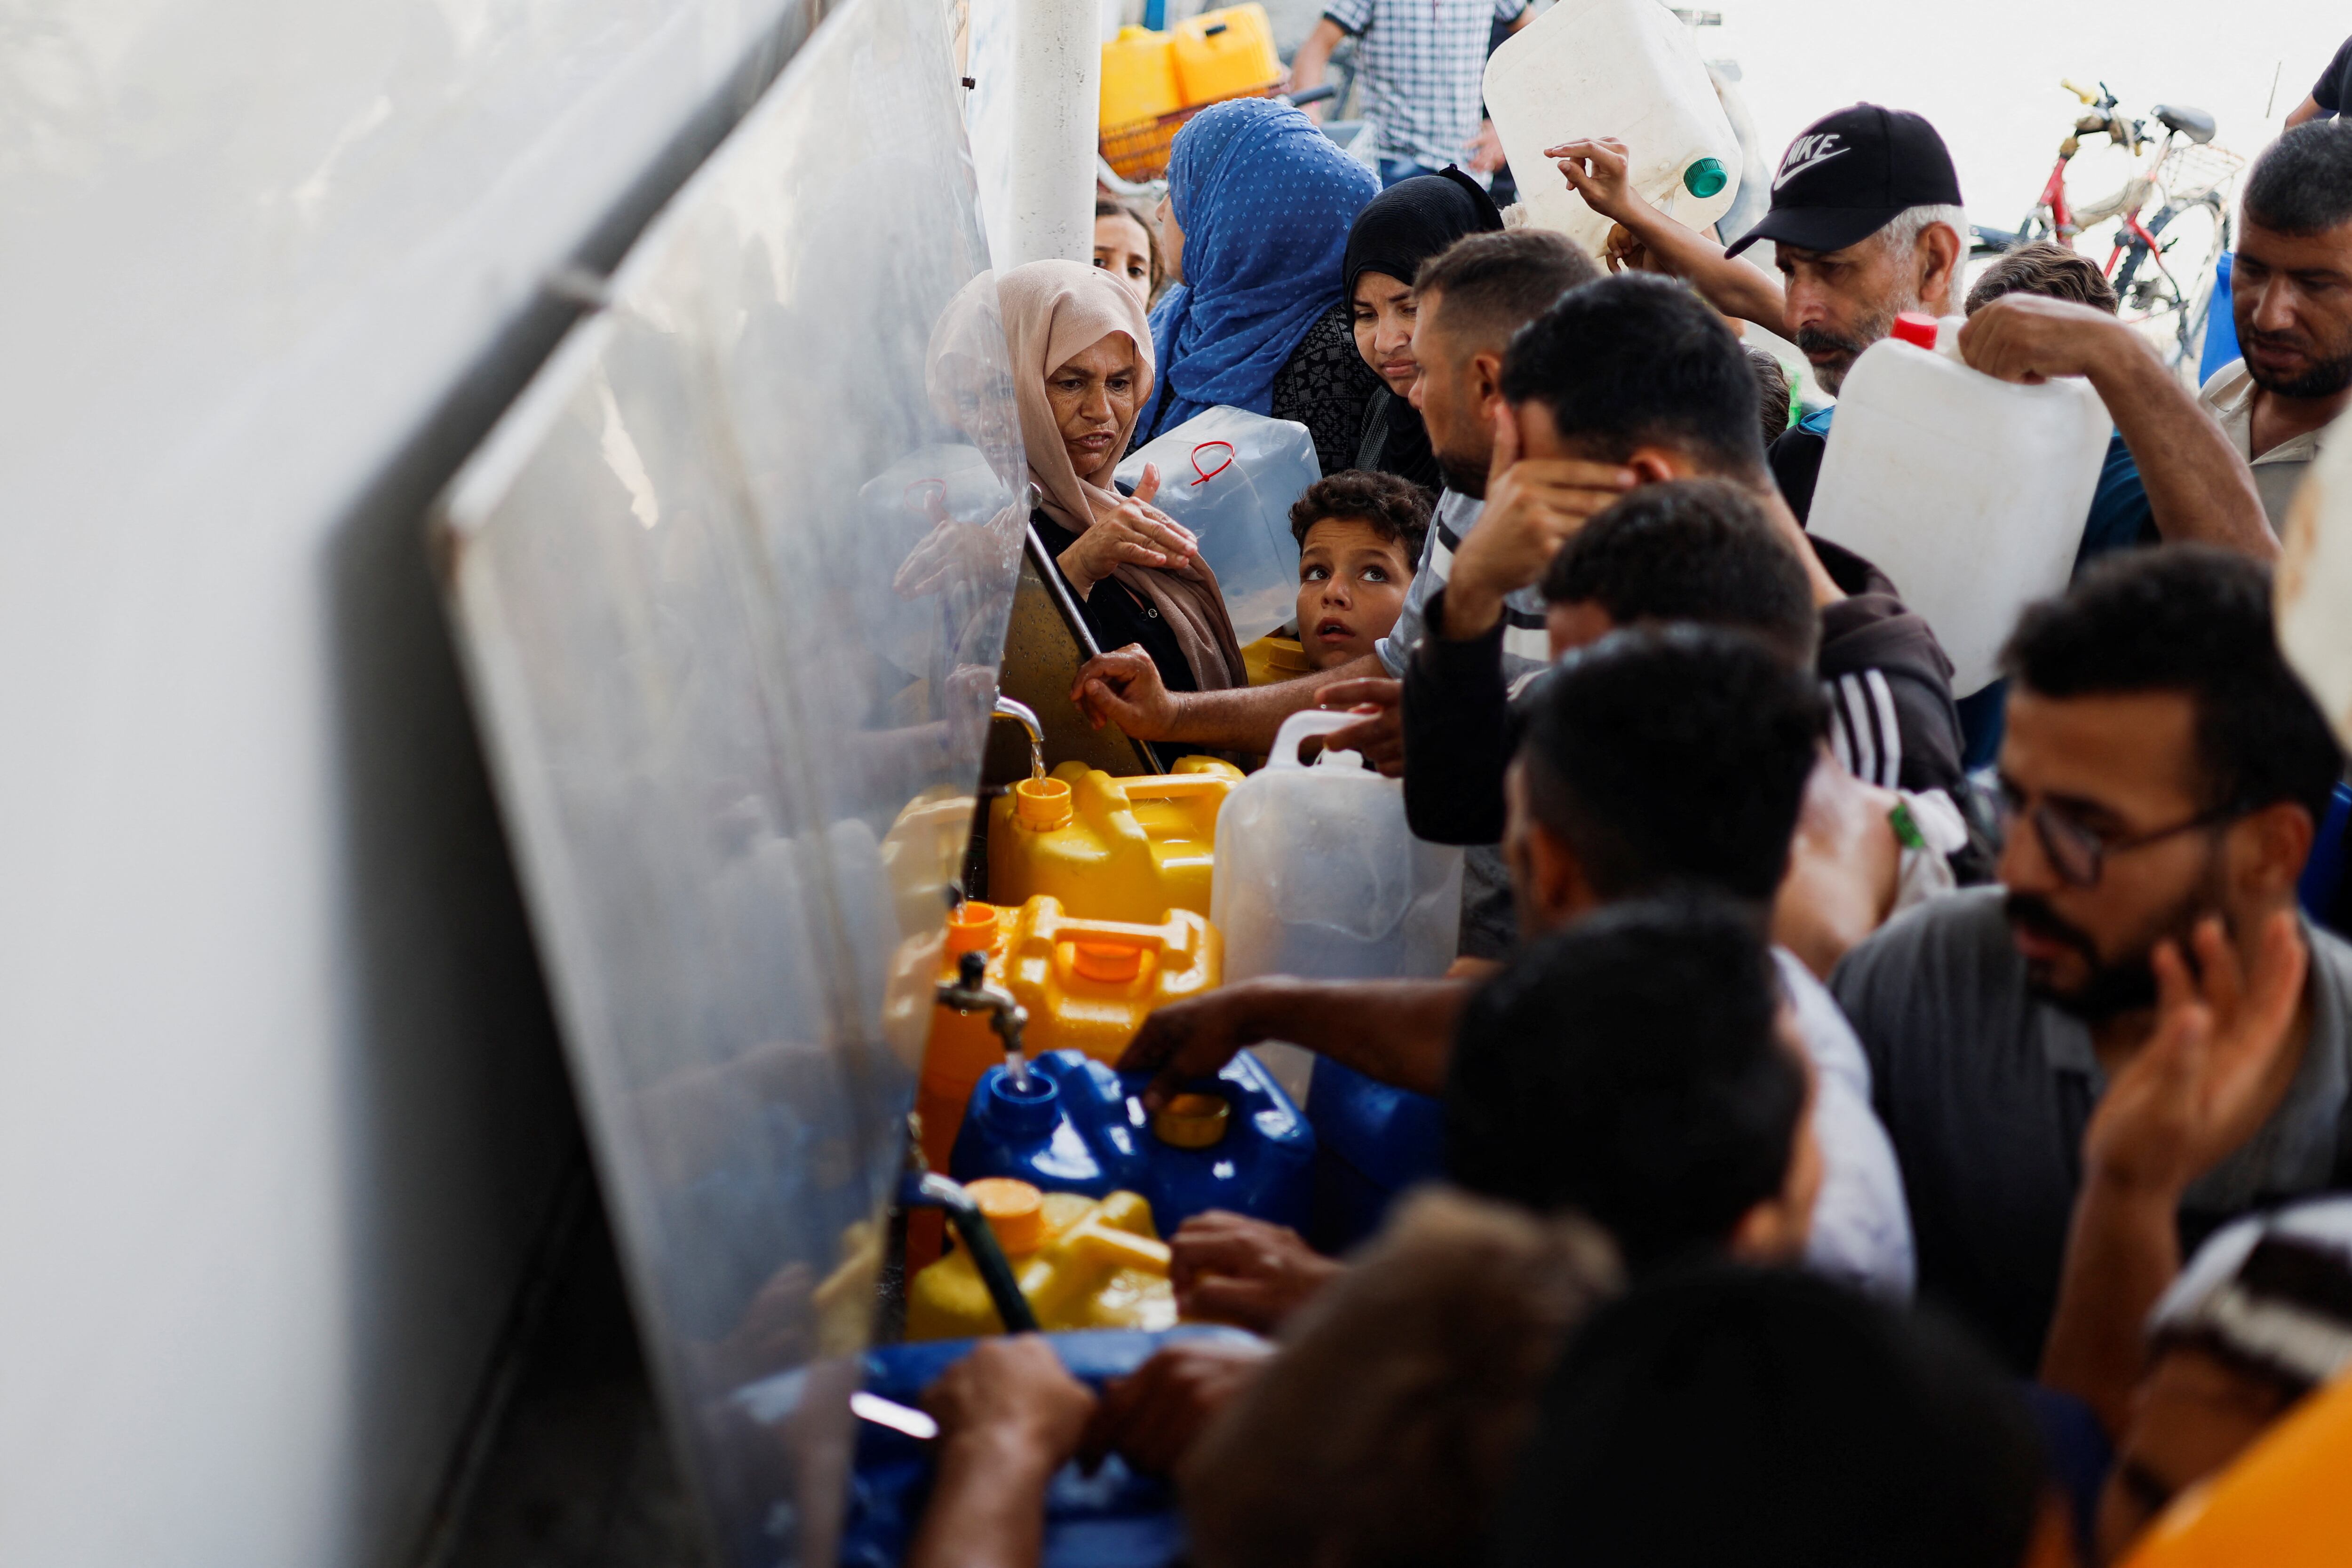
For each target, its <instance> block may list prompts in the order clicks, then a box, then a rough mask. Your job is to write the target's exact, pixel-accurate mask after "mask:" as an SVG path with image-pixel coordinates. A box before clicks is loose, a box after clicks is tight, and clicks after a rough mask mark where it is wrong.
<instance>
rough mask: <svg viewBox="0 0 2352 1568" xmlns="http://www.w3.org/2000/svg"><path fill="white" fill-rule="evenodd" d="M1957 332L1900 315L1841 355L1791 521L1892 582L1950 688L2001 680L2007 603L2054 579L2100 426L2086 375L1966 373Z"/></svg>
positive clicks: (2093, 469) (2090, 486)
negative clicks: (1859, 348) (1808, 505)
mask: <svg viewBox="0 0 2352 1568" xmlns="http://www.w3.org/2000/svg"><path fill="white" fill-rule="evenodd" d="M1958 326H1959V322H1958V318H1949V319H1946V320H1945V321H1943V322H1941V323H1938V322H1937V321H1936V320H1935V319H1933V318H1931V317H1927V316H1921V315H1904V316H1899V317H1897V318H1896V319H1895V336H1893V337H1891V338H1887V339H1885V340H1882V341H1880V342H1876V343H1874V344H1872V345H1871V346H1870V347H1869V348H1868V349H1866V350H1864V352H1863V355H1862V357H1861V358H1860V359H1858V360H1856V361H1854V364H1853V370H1851V371H1847V372H1846V378H1845V385H1844V387H1843V390H1842V391H1841V392H1840V394H1839V397H1838V405H1837V419H1836V421H1835V422H1834V423H1832V425H1831V426H1830V437H1829V447H1828V450H1827V451H1826V452H1824V453H1823V454H1822V473H1821V478H1820V480H1819V482H1818V484H1817V485H1816V486H1815V488H1814V490H1813V509H1812V515H1811V517H1808V518H1807V519H1806V523H1805V526H1806V528H1807V529H1808V530H1809V531H1811V533H1812V534H1813V535H1814V537H1816V538H1824V539H1828V540H1829V541H1831V542H1832V543H1833V544H1841V545H1843V546H1845V547H1846V548H1847V549H1851V550H1853V551H1854V552H1856V553H1857V554H1859V555H1861V556H1863V557H1864V559H1868V560H1869V561H1871V562H1872V563H1873V564H1874V565H1875V566H1877V567H1878V569H1879V570H1882V571H1884V572H1885V573H1886V575H1887V576H1888V577H1890V578H1892V579H1894V580H1895V591H1896V592H1898V593H1900V594H1901V595H1902V596H1903V601H1904V602H1905V603H1906V604H1908V605H1909V606H1910V607H1911V608H1912V609H1914V610H1916V611H1917V612H1919V613H1920V614H1921V615H1923V616H1925V617H1927V624H1928V625H1930V626H1932V627H1934V628H1935V631H1936V638H1937V641H1938V642H1940V643H1943V644H1944V652H1945V653H1948V654H1950V655H1951V659H1952V664H1953V675H1952V695H1954V696H1957V697H1964V696H1968V695H1971V694H1972V693H1975V692H1977V691H1980V690H1982V689H1983V688H1984V687H1985V686H1987V685H1990V684H1991V682H1992V680H1993V678H1994V677H1995V676H1996V675H1998V674H2000V670H1999V668H1998V660H1999V658H2000V647H2001V644H2002V643H2004V642H2006V641H2007V640H2008V638H2009V634H2010V632H2011V629H2012V628H2013V627H2014V626H2015V625H2016V623H2017V613H2018V612H2019V611H2021V610H2022V609H2024V608H2025V606H2026V605H2027V604H2028V603H2030V602H2032V601H2034V600H2036V599H2040V598H2042V597H2044V596H2045V595H2048V594H2053V593H2056V592H2058V591H2060V590H2062V589H2063V588H2064V587H2065V586H2066V580H2067V578H2068V577H2069V576H2070V575H2072V573H2073V571H2074V553H2075V551H2076V550H2078V549H2081V548H2082V544H2083V524H2084V520H2085V519H2086V518H2087V517H2088V516H2089V513H2090V508H2091V497H2092V493H2093V492H2094V491H2095V490H2096V489H2097V488H2098V485H2099V468H2100V465H2101V464H2102V463H2103V462H2104V461H2105V457H2106V451H2107V437H2108V435H2109V434H2110V433H2111V432H2112V431H2113V430H2114V428H2115V426H2114V422H2113V421H2111V420H2110V419H2109V418H2108V417H2107V409H2106V405H2105V403H2103V402H2100V401H2099V394H2098V393H2097V392H2093V391H2092V390H2091V385H2090V383H2089V382H2084V381H2082V380H2079V379H2077V378H2074V377H2072V376H2069V377H2065V378H2063V379H2060V380H2057V381H2052V382H2043V383H2042V385H2040V386H2020V385H2017V384H2015V383H2013V382H2004V381H1999V380H1996V379H1995V378H1993V377H1991V376H1989V375H1986V374H1984V373H1983V372H1982V371H1974V370H1970V369H1969V367H1968V366H1967V365H1965V364H1963V363H1962V362H1961V361H1960V360H1959V357H1958V351H1957V344H1956V343H1955V342H1954V341H1953V340H1954V339H1955V337H1956V336H1957V334H1958ZM1939 336H1940V338H1941V340H1942V341H1943V344H1944V348H1945V350H1946V351H1944V352H1941V353H1939V352H1937V340H1938V338H1939Z"/></svg>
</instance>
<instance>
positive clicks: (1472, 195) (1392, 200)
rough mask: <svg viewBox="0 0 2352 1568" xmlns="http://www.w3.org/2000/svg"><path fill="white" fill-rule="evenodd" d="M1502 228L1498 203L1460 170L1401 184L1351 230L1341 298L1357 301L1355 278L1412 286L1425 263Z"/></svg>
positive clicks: (1375, 203)
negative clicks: (1380, 276) (1381, 276)
mask: <svg viewBox="0 0 2352 1568" xmlns="http://www.w3.org/2000/svg"><path fill="white" fill-rule="evenodd" d="M1502 226H1503V214H1501V213H1500V212H1499V211H1497V210H1496V206H1495V202H1494V198H1493V197H1491V196H1489V195H1487V194H1486V192H1484V191H1482V190H1480V189H1479V188H1478V182H1477V181H1475V180H1474V179H1472V178H1471V177H1470V176H1469V175H1467V174H1465V173H1464V172H1462V171H1461V170H1459V169H1455V168H1452V167H1450V166H1449V167H1447V168H1445V169H1442V170H1440V171H1439V172H1436V173H1434V174H1415V175H1414V176H1413V177H1412V178H1411V179H1410V180H1399V181H1398V182H1397V183H1395V184H1393V185H1391V186H1390V187H1389V188H1388V189H1387V190H1385V191H1382V192H1381V193H1380V194H1379V195H1377V196H1374V197H1373V198H1372V199H1371V201H1370V203H1369V204H1366V206H1365V208H1364V210H1363V211H1362V212H1360V213H1358V214H1356V221H1355V223H1354V224H1352V225H1349V229H1348V253H1347V255H1346V256H1345V257H1343V258H1342V259H1341V261H1340V263H1339V277H1340V287H1339V298H1341V299H1342V300H1352V299H1354V298H1355V297H1356V279H1357V278H1358V277H1360V276H1361V275H1362V274H1364V273H1367V272H1381V273H1386V274H1387V275H1388V276H1389V277H1393V278H1395V279H1396V280H1397V281H1398V282H1399V283H1402V284H1405V285H1407V286H1410V285H1411V284H1412V280H1413V276H1414V274H1416V273H1418V272H1419V271H1420V270H1421V264H1422V263H1423V262H1424V261H1427V260H1428V259H1429V258H1430V257H1431V256H1435V255H1436V254H1437V253H1438V252H1439V251H1442V250H1444V248H1445V247H1446V246H1450V245H1452V244H1453V243H1454V241H1455V240H1458V239H1460V238H1462V236H1463V235H1474V234H1491V233H1493V232H1494V231H1496V229H1499V228H1501V227H1502Z"/></svg>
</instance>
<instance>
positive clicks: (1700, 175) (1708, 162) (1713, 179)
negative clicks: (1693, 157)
mask: <svg viewBox="0 0 2352 1568" xmlns="http://www.w3.org/2000/svg"><path fill="white" fill-rule="evenodd" d="M1729 183H1731V176H1730V175H1728V174H1727V173H1725V172H1723V164H1722V162H1720V161H1718V160H1717V159H1714V158H1702V159H1700V160H1699V161H1698V162H1696V163H1694V164H1692V165H1691V166H1690V167H1689V168H1687V169H1685V170H1684V171H1683V189H1684V190H1685V191H1688V192H1689V193H1691V194H1692V195H1694V196H1697V197H1699V198H1700V199H1702V200H1704V199H1706V197H1708V196H1712V195H1714V194H1715V193H1717V191H1720V190H1722V189H1723V188H1724V186H1726V185H1727V184H1729Z"/></svg>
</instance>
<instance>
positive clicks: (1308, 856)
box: [1209, 709, 1462, 980]
mask: <svg viewBox="0 0 2352 1568" xmlns="http://www.w3.org/2000/svg"><path fill="white" fill-rule="evenodd" d="M1361 717H1362V716H1361V715H1360V714H1348V713H1327V712H1324V711H1321V710H1319V709H1310V710H1309V711H1307V712H1305V713H1295V714H1292V715H1291V716H1289V717H1288V718H1286V719H1285V720H1283V723H1282V728H1281V730H1280V731H1278V732H1277V733H1276V736H1275V737H1274V752H1273V755H1272V756H1270V757H1268V758H1266V764H1265V768H1262V769H1260V770H1259V771H1258V772H1256V773H1254V774H1252V775H1251V776H1250V777H1249V778H1247V779H1243V780H1242V781H1241V782H1240V783H1239V784H1236V785H1234V788H1233V792H1232V793H1231V794H1229V795H1227V796H1226V797H1225V805H1224V810H1223V811H1221V812H1219V813H1218V816H1217V859H1216V870H1215V872H1214V873H1213V881H1212V883H1211V884H1210V890H1209V923H1210V924H1211V925H1214V926H1215V927H1216V928H1217V929H1218V930H1219V931H1220V932H1221V933H1223V936H1224V939H1225V978H1226V979H1227V980H1244V979H1247V978H1249V977H1252V976H1254V975H1301V976H1305V977H1309V978H1314V979H1364V978H1370V977H1377V976H1426V975H1436V974H1442V973H1443V972H1444V969H1445V967H1446V966H1447V965H1449V964H1451V963H1452V962H1454V937H1455V934H1456V928H1457V927H1458V926H1459V925H1460V923H1461V918H1462V852H1461V851H1460V850H1458V849H1454V848H1452V847H1450V846H1444V845H1439V844H1430V843H1423V841H1421V840H1419V839H1416V838H1414V837H1413V836H1412V830H1411V829H1410V828H1408V827H1406V826H1405V821H1404V785H1403V784H1402V782H1401V781H1400V780H1398V779H1383V778H1381V776H1380V774H1379V773H1377V772H1375V771H1374V770H1373V769H1371V768H1367V767H1365V766H1364V761H1363V758H1360V757H1359V756H1358V755H1357V754H1356V753H1354V752H1352V751H1331V750H1326V751H1325V752H1324V753H1323V755H1322V756H1321V757H1319V758H1317V759H1316V762H1315V765H1314V766H1313V767H1311V768H1310V767H1307V766H1306V765H1304V764H1302V763H1301V762H1300V761H1299V760H1298V743H1299V742H1300V741H1302V740H1304V739H1305V738H1307V737H1308V736H1310V735H1322V734H1327V733H1328V732H1329V731H1331V730H1335V729H1343V728H1345V727H1348V726H1349V725H1351V724H1355V723H1358V722H1359V721H1360V719H1361Z"/></svg>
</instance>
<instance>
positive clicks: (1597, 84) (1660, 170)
mask: <svg viewBox="0 0 2352 1568" xmlns="http://www.w3.org/2000/svg"><path fill="white" fill-rule="evenodd" d="M1486 111H1487V113H1488V114H1489V115H1491V116H1492V117H1493V119H1494V121H1495V129H1496V131H1497V132H1498V133H1499V134H1500V135H1501V136H1502V139H1503V151H1504V152H1505V153H1506V154H1507V155H1508V156H1509V158H1510V161H1511V173H1512V175H1513V176H1514V177H1515V178H1516V179H1517V181H1518V183H1519V200H1520V202H1521V203H1522V204H1525V205H1526V207H1527V208H1528V217H1529V218H1530V220H1531V221H1532V222H1534V223H1535V224H1536V225H1538V226H1539V227H1543V228H1549V229H1557V230H1559V232H1560V233H1562V234H1565V235H1568V236H1569V237H1570V239H1573V240H1574V241H1576V243H1577V244H1579V245H1580V246H1583V247H1584V248H1585V249H1586V250H1588V251H1591V253H1592V254H1593V255H1595V256H1598V255H1600V254H1601V245H1602V242H1603V241H1605V240H1606V239H1607V238H1608V237H1609V222H1610V221H1609V220H1608V219H1607V218H1604V217H1602V216H1601V215H1600V214H1597V213H1595V212H1594V211H1593V210H1592V209H1591V207H1588V206H1586V205H1585V204H1584V198H1583V197H1581V196H1580V195H1578V194H1577V193H1575V192H1574V191H1572V190H1570V188H1569V184H1568V181H1567V179H1566V178H1565V177H1564V176H1563V175H1562V174H1561V173H1560V172H1559V168H1558V166H1556V165H1555V164H1554V163H1553V162H1552V161H1551V160H1550V159H1549V158H1547V157H1545V156H1544V155H1543V154H1544V149H1545V148H1547V147H1557V146H1558V145H1559V144H1560V143H1561V142H1563V141H1580V140H1587V139H1597V138H1601V137H1614V138H1616V139H1617V140H1618V141H1622V142H1623V143H1624V144H1625V148H1626V152H1627V155H1628V158H1629V160H1630V162H1631V172H1632V176H1633V188H1634V190H1635V191H1637V192H1639V193H1641V194H1642V195H1643V197H1644V198H1646V199H1647V200H1648V201H1649V202H1650V203H1651V204H1653V205H1654V206H1656V207H1658V208H1660V209H1662V210H1663V211H1664V212H1665V213H1666V214H1668V215H1669V216H1671V217H1673V218H1674V219H1675V222H1677V223H1680V224H1684V225H1687V226H1689V227H1691V228H1695V229H1703V228H1705V227H1706V226H1707V225H1709V224H1712V223H1713V222H1715V220H1716V219H1717V218H1719V217H1721V216H1722V215H1723V214H1725V213H1727V212H1728V211H1730V210H1731V200H1732V197H1733V196H1735V195H1737V194H1738V190H1739V176H1740V155H1739V138H1738V134H1737V133H1736V132H1734V131H1733V130H1732V128H1731V120H1730V118H1729V117H1728V116H1727V115H1726V114H1725V113H1724V111H1723V102H1722V100H1721V99H1718V98H1717V97H1716V93H1715V84H1714V82H1713V81H1712V80H1710V79H1709V78H1708V77H1707V74H1706V62H1705V61H1704V60H1702V59H1701V58H1700V57H1699V52H1698V46H1697V45H1696V43H1695V42H1693V41H1692V38H1691V32H1690V29H1689V28H1688V27H1687V26H1684V25H1683V23H1682V22H1681V21H1679V20H1677V19H1676V18H1675V14H1674V13H1673V12H1672V11H1669V10H1668V9H1667V8H1666V7H1665V6H1664V5H1659V4H1658V3H1657V0H1560V3H1559V5H1554V6H1553V7H1552V8H1551V9H1550V10H1549V11H1547V12H1545V13H1544V14H1543V15H1542V16H1538V17H1537V18H1536V19H1535V20H1534V21H1532V22H1530V23H1528V25H1527V26H1525V27H1523V28H1521V29H1520V30H1519V31H1518V32H1517V33H1516V34H1514V35H1513V36H1512V37H1509V38H1507V39H1506V40H1505V41H1504V43H1503V46H1502V47H1500V48H1498V49H1496V51H1495V52H1494V54H1493V55H1492V56H1491V57H1489V58H1488V59H1487V61H1486Z"/></svg>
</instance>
